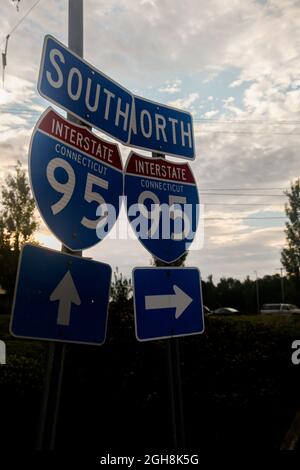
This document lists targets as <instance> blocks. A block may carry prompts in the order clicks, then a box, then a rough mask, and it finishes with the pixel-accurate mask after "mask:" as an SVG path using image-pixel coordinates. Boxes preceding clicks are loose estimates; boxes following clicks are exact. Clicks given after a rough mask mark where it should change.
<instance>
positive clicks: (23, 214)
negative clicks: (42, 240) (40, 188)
mask: <svg viewBox="0 0 300 470" xmlns="http://www.w3.org/2000/svg"><path fill="white" fill-rule="evenodd" d="M1 203H2V214H1V218H2V225H3V232H4V236H5V242H6V243H8V244H9V246H10V248H12V249H13V250H15V251H20V247H21V245H22V244H24V243H25V242H27V241H29V240H30V239H31V237H32V235H33V233H34V232H35V231H36V229H37V227H38V224H37V221H36V220H35V217H34V209H35V204H34V200H33V198H32V197H31V192H30V187H29V184H28V182H27V177H26V174H25V171H24V170H23V168H22V164H21V163H20V162H18V163H17V165H16V174H15V175H11V174H9V175H8V176H7V178H6V181H5V186H4V188H3V189H2V200H1Z"/></svg>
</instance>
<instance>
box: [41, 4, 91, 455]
mask: <svg viewBox="0 0 300 470" xmlns="http://www.w3.org/2000/svg"><path fill="white" fill-rule="evenodd" d="M68 43H69V48H70V49H71V50H72V51H74V52H76V54H78V55H79V56H80V57H82V56H83V0H69V5H68ZM68 120H69V121H71V122H74V123H76V124H80V121H79V120H78V119H76V118H75V117H74V116H72V114H70V113H68ZM61 251H62V252H64V253H68V254H71V255H75V256H80V257H81V256H82V252H81V251H77V252H74V251H71V250H69V249H68V248H67V247H66V246H64V245H62V247H61ZM65 353H66V343H63V342H61V343H60V342H59V343H57V342H54V341H53V342H51V343H50V344H49V352H48V366H47V373H46V380H45V386H44V396H43V402H42V409H41V416H40V425H39V435H38V442H37V448H38V449H39V450H54V449H55V442H56V429H57V423H58V416H59V406H60V397H61V389H62V381H63V371H64V361H65Z"/></svg>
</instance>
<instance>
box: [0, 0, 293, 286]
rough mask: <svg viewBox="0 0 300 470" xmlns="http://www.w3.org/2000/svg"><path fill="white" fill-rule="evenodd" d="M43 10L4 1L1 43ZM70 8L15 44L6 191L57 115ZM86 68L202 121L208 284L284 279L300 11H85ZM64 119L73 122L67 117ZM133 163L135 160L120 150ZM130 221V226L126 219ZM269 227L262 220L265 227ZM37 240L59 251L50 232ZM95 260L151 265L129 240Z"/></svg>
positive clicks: (2, 167) (285, 7)
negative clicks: (48, 49) (46, 75)
mask: <svg viewBox="0 0 300 470" xmlns="http://www.w3.org/2000/svg"><path fill="white" fill-rule="evenodd" d="M35 3H36V0H21V2H20V8H19V11H17V10H16V7H15V6H14V5H13V3H12V2H11V1H10V0H1V15H0V31H1V37H0V43H1V42H2V44H1V52H3V50H4V45H5V44H4V40H5V36H6V35H7V34H8V33H10V32H11V31H12V30H13V28H14V26H15V25H16V24H17V23H18V22H19V21H20V20H21V19H22V17H23V16H24V15H25V14H26V12H27V11H28V10H29V9H30V8H31V6H33V5H34V4H35ZM67 5H68V2H67V0H47V1H46V0H40V2H39V3H38V4H37V5H36V6H35V7H34V8H33V9H32V11H31V12H30V13H29V14H28V16H27V17H26V18H25V19H24V20H23V21H22V22H21V24H20V25H19V26H18V27H17V28H16V30H15V31H14V32H13V33H12V34H11V37H10V40H9V44H8V55H7V68H6V74H5V83H4V88H2V87H1V88H0V111H1V113H0V152H1V159H0V174H1V181H0V182H1V184H2V183H3V180H4V178H5V176H6V175H7V173H8V172H9V171H13V168H14V165H15V164H16V162H17V160H18V159H20V160H21V161H22V162H23V163H24V166H25V167H27V153H28V145H29V140H30V136H31V133H32V128H33V126H34V124H35V123H36V121H37V120H38V118H39V116H40V114H41V113H42V111H43V110H44V109H45V108H46V107H47V106H48V105H49V103H47V102H46V100H44V99H43V98H41V97H40V96H39V95H38V92H37V88H36V85H37V78H38V70H39V63H40V57H41V50H42V44H43V38H44V36H45V34H52V35H53V36H55V37H56V38H57V39H58V40H60V41H61V42H63V43H64V44H67V37H68V32H67V23H68V18H67ZM84 6H85V18H84V28H85V32H84V56H85V58H86V60H87V61H89V62H90V63H91V64H93V65H94V66H95V67H96V68H98V69H100V70H101V71H103V72H104V73H105V74H106V75H109V76H110V77H111V78H113V79H114V80H115V81H117V82H118V83H120V84H122V85H123V86H125V87H126V88H127V89H129V90H131V91H132V92H133V93H136V94H139V95H141V96H144V97H145V98H148V99H150V100H155V101H159V102H161V103H165V104H170V105H173V106H176V107H181V108H184V109H186V110H188V111H190V112H192V113H193V116H194V131H195V136H196V151H197V157H196V160H195V161H194V162H192V163H191V166H192V169H193V171H194V173H195V175H196V178H197V183H198V188H199V192H200V197H201V202H202V204H203V216H204V245H203V248H202V249H200V250H192V251H191V252H190V254H189V257H188V261H187V265H190V266H198V267H199V268H200V270H201V272H202V275H203V277H204V278H206V277H207V275H209V274H211V273H212V274H213V276H214V279H216V280H217V279H218V278H219V277H221V276H233V277H239V278H241V279H243V278H244V277H245V276H246V275H247V274H249V275H250V277H252V278H253V277H254V276H255V275H254V271H255V270H256V271H258V274H259V275H260V276H262V275H264V274H267V273H269V274H272V273H276V272H277V273H278V271H276V269H278V268H280V251H281V249H282V247H283V244H284V241H285V235H284V223H285V217H284V215H285V214H284V203H285V201H286V197H285V196H284V193H283V191H284V189H286V188H288V187H289V185H290V182H291V181H293V180H295V179H296V178H297V177H299V151H298V147H299V145H297V144H298V140H299V135H300V111H299V110H300V65H299V59H300V28H299V15H300V3H299V0H298V1H297V0H269V1H268V0H257V1H254V0H247V1H245V0H228V1H226V2H224V0H210V1H209V2H207V1H204V0H185V1H182V0H116V1H115V0H84ZM62 114H63V113H62ZM120 148H121V152H122V158H123V162H124V163H125V162H126V158H127V156H128V154H129V152H130V148H128V147H127V148H126V147H122V146H121V147H120ZM121 217H122V218H123V219H124V223H127V222H126V220H125V214H121ZM259 219H261V220H259ZM38 239H39V240H40V241H41V242H42V243H43V244H44V245H45V246H48V247H51V248H58V249H59V247H60V244H59V242H58V241H57V240H56V239H55V238H54V237H53V236H52V235H51V234H50V233H49V232H48V231H47V229H46V227H45V226H44V225H43V223H42V222H41V224H40V230H39V233H38ZM85 255H87V256H92V257H93V258H94V259H96V260H99V261H105V262H108V263H110V264H111V265H112V266H113V267H116V266H118V267H119V269H120V270H121V271H122V272H124V273H126V274H127V275H129V274H130V272H131V269H132V268H133V267H135V266H144V265H148V264H149V263H150V255H149V253H148V252H147V251H146V250H145V249H144V248H143V247H142V245H140V243H139V242H138V241H137V240H136V239H134V237H131V239H130V240H129V241H124V240H123V241H122V240H111V239H107V240H104V241H103V242H101V244H98V245H97V246H95V247H94V248H92V249H90V250H87V251H86V252H85Z"/></svg>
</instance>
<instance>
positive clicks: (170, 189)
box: [124, 152, 199, 263]
mask: <svg viewBox="0 0 300 470" xmlns="http://www.w3.org/2000/svg"><path fill="white" fill-rule="evenodd" d="M124 194H125V196H126V199H127V216H128V219H129V222H130V224H131V226H132V228H133V230H134V232H135V234H136V236H137V237H138V239H139V241H140V242H141V243H142V244H143V245H144V247H145V248H146V249H147V250H148V251H149V252H150V253H151V254H152V255H154V256H155V257H156V258H158V259H160V260H162V261H164V262H165V263H172V262H173V261H175V260H177V259H178V258H180V257H181V256H182V255H183V254H184V253H185V252H186V251H187V250H188V248H189V246H190V244H191V243H192V241H193V239H194V237H195V234H196V230H197V224H198V218H199V196H198V191H197V186H196V181H195V178H194V176H193V173H192V171H191V168H190V166H189V164H188V163H187V162H185V163H174V162H170V161H167V160H165V159H163V158H152V157H151V158H147V157H142V156H141V155H138V154H136V153H135V152H131V154H130V156H129V158H128V160H127V164H126V168H125V187H124Z"/></svg>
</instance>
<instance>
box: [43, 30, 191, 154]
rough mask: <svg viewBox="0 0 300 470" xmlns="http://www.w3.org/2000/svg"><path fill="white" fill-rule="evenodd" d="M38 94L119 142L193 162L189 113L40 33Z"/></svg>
mask: <svg viewBox="0 0 300 470" xmlns="http://www.w3.org/2000/svg"><path fill="white" fill-rule="evenodd" d="M38 91H39V93H40V94H41V95H42V96H43V97H44V98H46V99H48V100H49V101H51V102H52V103H54V104H56V105H57V106H60V107H61V108H63V109H65V110H66V111H69V112H70V113H72V114H73V115H74V116H76V117H77V118H79V119H80V120H81V121H83V122H85V123H87V124H89V125H91V126H92V127H95V128H97V129H99V130H101V131H102V132H104V133H106V134H108V135H109V136H111V137H113V138H114V139H116V140H118V141H120V142H122V143H123V144H124V145H129V146H132V147H137V148H141V149H145V150H149V151H152V152H160V153H164V154H169V155H173V156H175V157H180V158H184V159H187V160H193V159H194V158H195V143H194V133H193V121H192V115H191V114H190V113H188V112H186V111H184V110H181V109H176V108H172V107H170V106H166V105H163V104H160V103H156V102H153V101H149V100H146V99H144V98H140V97H138V96H134V95H133V94H132V93H131V92H130V91H128V90H126V89H125V88H124V87H122V86H121V85H119V84H118V83H116V82H115V81H114V80H112V79H111V78H109V77H107V76H106V75H104V74H103V73H102V72H100V71H99V70H97V69H96V68H94V67H93V66H92V65H90V64H89V63H87V62H86V61H85V60H83V59H82V58H81V57H79V56H78V55H77V54H75V53H74V52H73V51H71V50H70V49H68V48H67V47H65V46H64V45H63V44H62V43H61V42H59V41H58V40H57V39H55V38H54V37H52V36H49V35H47V36H45V40H44V47H43V52H42V60H41V65H40V73H39V81H38Z"/></svg>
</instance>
